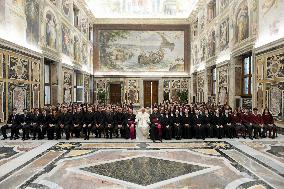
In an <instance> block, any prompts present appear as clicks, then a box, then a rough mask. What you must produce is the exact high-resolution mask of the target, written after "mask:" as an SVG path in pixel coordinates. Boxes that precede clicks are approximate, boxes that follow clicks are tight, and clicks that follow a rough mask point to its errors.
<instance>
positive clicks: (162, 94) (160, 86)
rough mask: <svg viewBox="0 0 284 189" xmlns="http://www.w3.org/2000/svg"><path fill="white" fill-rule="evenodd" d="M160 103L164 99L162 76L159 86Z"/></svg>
mask: <svg viewBox="0 0 284 189" xmlns="http://www.w3.org/2000/svg"><path fill="white" fill-rule="evenodd" d="M158 89H159V90H158V103H159V104H160V103H162V102H163V100H164V86H163V80H162V78H160V79H159V86H158Z"/></svg>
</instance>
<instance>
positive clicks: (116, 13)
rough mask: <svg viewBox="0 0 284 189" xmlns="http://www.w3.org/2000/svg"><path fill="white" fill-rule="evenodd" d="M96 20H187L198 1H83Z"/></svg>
mask: <svg viewBox="0 0 284 189" xmlns="http://www.w3.org/2000/svg"><path fill="white" fill-rule="evenodd" d="M85 2H86V4H87V5H88V7H89V9H90V10H91V12H92V13H93V14H94V16H95V17H96V18H161V19H163V18H165V19H170V18H175V19H179V18H188V17H189V15H190V13H191V12H192V10H194V8H195V5H196V3H197V2H198V0H104V1H102V0H85Z"/></svg>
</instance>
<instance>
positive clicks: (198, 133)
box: [193, 109, 203, 139]
mask: <svg viewBox="0 0 284 189" xmlns="http://www.w3.org/2000/svg"><path fill="white" fill-rule="evenodd" d="M193 125H194V130H195V137H196V139H201V138H203V136H202V133H203V127H202V125H201V114H200V112H199V110H197V109H196V110H195V115H194V116H193Z"/></svg>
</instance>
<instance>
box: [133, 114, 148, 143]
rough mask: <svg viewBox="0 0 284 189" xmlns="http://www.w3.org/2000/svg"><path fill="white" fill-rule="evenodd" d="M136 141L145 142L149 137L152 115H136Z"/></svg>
mask: <svg viewBox="0 0 284 189" xmlns="http://www.w3.org/2000/svg"><path fill="white" fill-rule="evenodd" d="M135 122H136V123H137V127H136V140H138V141H145V140H147V138H148V136H149V124H150V115H149V114H148V113H146V112H144V113H142V112H139V113H138V114H137V115H136V120H135Z"/></svg>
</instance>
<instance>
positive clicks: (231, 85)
mask: <svg viewBox="0 0 284 189" xmlns="http://www.w3.org/2000/svg"><path fill="white" fill-rule="evenodd" d="M235 73H236V72H235V62H234V60H230V62H229V63H228V94H229V96H228V105H229V106H231V107H232V108H233V109H235V106H236V104H235V95H236V92H235V90H236V89H235V87H236V85H235V77H236V75H235ZM237 77H241V75H238V76H237Z"/></svg>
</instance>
